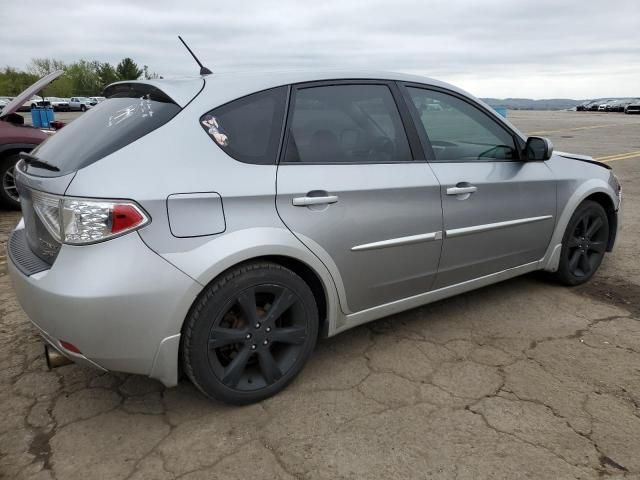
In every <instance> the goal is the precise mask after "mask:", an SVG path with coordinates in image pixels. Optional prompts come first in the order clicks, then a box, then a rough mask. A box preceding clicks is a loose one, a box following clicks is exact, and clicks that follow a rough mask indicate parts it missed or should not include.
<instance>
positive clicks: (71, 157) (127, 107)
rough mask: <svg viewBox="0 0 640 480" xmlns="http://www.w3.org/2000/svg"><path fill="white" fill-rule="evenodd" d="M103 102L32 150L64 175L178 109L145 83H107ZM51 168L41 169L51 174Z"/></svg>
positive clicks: (148, 129)
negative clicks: (49, 170) (109, 85)
mask: <svg viewBox="0 0 640 480" xmlns="http://www.w3.org/2000/svg"><path fill="white" fill-rule="evenodd" d="M106 93H107V94H108V95H109V96H108V98H107V99H106V100H104V101H103V102H100V103H98V104H97V105H96V106H95V107H93V108H91V109H90V110H88V111H87V112H85V113H83V114H82V115H81V116H80V118H77V119H76V120H74V121H73V122H71V123H69V124H68V125H66V126H65V127H63V128H62V129H61V130H59V131H58V132H56V133H55V134H54V135H53V136H51V137H50V138H49V139H48V140H47V141H46V142H44V143H42V144H41V145H40V146H39V147H38V148H37V149H35V150H34V151H33V152H32V154H33V155H34V156H36V157H37V158H38V159H40V160H43V161H45V162H47V163H49V164H51V165H54V166H56V167H58V168H59V169H60V172H55V175H64V174H66V173H71V172H74V171H76V170H78V169H80V168H83V167H86V166H88V165H91V164H92V163H94V162H96V161H97V160H100V159H101V158H103V157H106V156H107V155H109V154H111V153H113V152H115V151H116V150H119V149H120V148H122V147H124V146H126V145H128V144H130V143H131V142H134V141H135V140H137V139H139V138H140V137H142V136H144V135H146V134H147V133H149V132H152V131H153V130H155V129H156V128H158V127H160V126H162V125H164V124H165V123H167V122H168V121H169V120H171V119H172V118H173V117H174V116H175V115H176V114H177V113H178V112H179V111H180V107H179V106H178V105H176V104H175V103H174V102H173V101H171V99H170V98H169V97H167V96H166V95H165V94H164V93H162V92H161V91H160V90H158V89H156V88H154V87H150V86H147V85H135V86H134V85H118V86H114V87H110V89H109V90H108V91H107V92H106ZM52 174H53V172H48V171H43V175H47V176H50V175H52Z"/></svg>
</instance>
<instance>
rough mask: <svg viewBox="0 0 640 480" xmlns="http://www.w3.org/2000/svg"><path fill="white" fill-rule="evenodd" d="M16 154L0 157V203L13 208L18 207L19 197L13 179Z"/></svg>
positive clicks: (16, 161)
mask: <svg viewBox="0 0 640 480" xmlns="http://www.w3.org/2000/svg"><path fill="white" fill-rule="evenodd" d="M18 160H19V157H18V155H9V156H7V157H5V158H2V159H0V180H1V186H0V205H2V206H3V207H8V208H11V209H13V210H18V209H20V197H19V196H18V188H17V186H16V179H15V167H16V163H18Z"/></svg>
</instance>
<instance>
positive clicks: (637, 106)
mask: <svg viewBox="0 0 640 480" xmlns="http://www.w3.org/2000/svg"><path fill="white" fill-rule="evenodd" d="M624 113H628V114H632V113H640V98H637V99H635V100H634V101H633V102H632V103H630V104H629V105H627V106H626V107H624Z"/></svg>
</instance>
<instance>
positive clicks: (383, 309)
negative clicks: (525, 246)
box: [329, 260, 541, 336]
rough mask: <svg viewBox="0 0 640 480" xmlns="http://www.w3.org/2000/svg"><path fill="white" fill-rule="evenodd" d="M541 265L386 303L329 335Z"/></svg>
mask: <svg viewBox="0 0 640 480" xmlns="http://www.w3.org/2000/svg"><path fill="white" fill-rule="evenodd" d="M540 265H541V261H540V260H538V261H535V262H531V263H525V264H524V265H520V266H519V267H513V268H508V269H506V270H502V271H500V272H496V273H491V274H489V275H485V276H484V277H478V278H474V279H473V280H467V281H465V282H462V283H457V284H455V285H449V286H447V287H442V288H439V289H437V290H431V291H429V292H425V293H419V294H418V295H414V296H413V297H408V298H403V299H401V300H395V301H393V302H389V303H385V304H384V305H378V306H376V307H371V308H368V309H366V310H361V311H359V312H355V313H351V314H349V315H345V317H344V319H343V322H341V323H339V324H338V327H337V328H336V329H335V330H334V331H333V332H330V334H329V335H330V336H333V335H336V334H338V333H340V332H343V331H345V330H348V329H350V328H353V327H356V326H358V325H362V324H363V323H367V322H370V321H372V320H376V319H378V318H382V317H386V316H388V315H393V314H395V313H399V312H403V311H405V310H409V309H411V308H416V307H419V306H421V305H426V304H428V303H432V302H436V301H438V300H442V299H443V298H448V297H452V296H454V295H458V294H460V293H464V292H468V291H470V290H475V289H476V288H480V287H484V286H486V285H491V284H492V283H496V282H501V281H503V280H507V279H509V278H513V277H517V276H519V275H523V274H525V273H529V272H533V271H535V270H539V269H540Z"/></svg>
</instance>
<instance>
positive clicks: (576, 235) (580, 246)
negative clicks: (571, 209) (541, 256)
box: [558, 201, 609, 285]
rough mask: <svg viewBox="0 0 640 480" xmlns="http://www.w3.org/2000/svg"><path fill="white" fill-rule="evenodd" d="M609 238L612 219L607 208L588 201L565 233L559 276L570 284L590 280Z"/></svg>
mask: <svg viewBox="0 0 640 480" xmlns="http://www.w3.org/2000/svg"><path fill="white" fill-rule="evenodd" d="M608 239H609V221H608V219H607V214H606V212H605V211H604V208H602V206H601V205H600V204H598V203H596V202H592V201H585V202H584V203H582V204H581V205H580V206H579V207H578V209H577V210H576V211H575V213H574V214H573V216H572V217H571V220H570V221H569V225H568V226H567V231H566V232H565V235H564V239H563V242H562V243H563V245H562V253H561V256H560V265H559V269H558V278H559V280H560V281H561V282H562V283H564V284H566V285H580V284H582V283H585V282H587V281H588V280H589V279H590V278H591V277H592V276H593V275H594V274H595V272H596V271H597V270H598V267H600V264H601V263H602V259H603V258H604V255H605V252H606V250H607V242H608Z"/></svg>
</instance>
